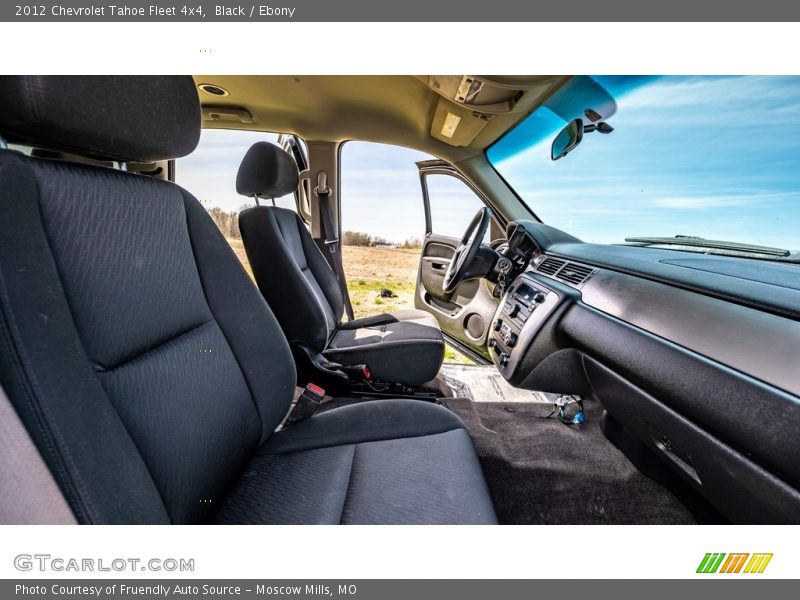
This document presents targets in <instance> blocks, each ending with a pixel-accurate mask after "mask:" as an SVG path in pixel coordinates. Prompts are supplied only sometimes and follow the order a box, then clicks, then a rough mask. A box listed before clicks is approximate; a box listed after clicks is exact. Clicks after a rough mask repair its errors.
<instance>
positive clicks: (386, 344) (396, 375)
mask: <svg viewBox="0 0 800 600" xmlns="http://www.w3.org/2000/svg"><path fill="white" fill-rule="evenodd" d="M323 354H324V355H325V357H326V358H327V359H328V360H331V361H333V362H337V363H340V364H345V365H360V364H365V365H367V366H368V367H369V369H370V371H371V372H372V375H373V377H375V378H376V379H383V380H386V381H392V382H396V383H407V384H410V385H419V384H421V383H425V382H427V381H430V380H431V379H433V378H434V377H436V374H437V373H438V372H439V368H440V367H441V366H442V361H443V360H444V339H443V338H442V332H441V330H440V329H439V325H438V323H437V322H436V319H434V318H433V317H432V316H431V315H429V314H428V313H426V312H423V311H421V310H402V311H398V312H395V313H391V314H385V315H378V316H375V317H368V318H366V319H357V320H355V321H350V322H348V323H343V324H342V325H340V326H339V328H338V329H337V330H336V332H335V333H334V335H333V337H332V339H331V341H330V343H329V344H328V347H327V348H326V350H325V352H324V353H323Z"/></svg>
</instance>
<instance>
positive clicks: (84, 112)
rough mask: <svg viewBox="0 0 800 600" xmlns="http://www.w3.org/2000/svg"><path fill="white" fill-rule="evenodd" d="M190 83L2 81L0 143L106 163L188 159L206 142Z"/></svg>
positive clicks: (71, 78) (69, 78)
mask: <svg viewBox="0 0 800 600" xmlns="http://www.w3.org/2000/svg"><path fill="white" fill-rule="evenodd" d="M200 119H201V114H200V101H199V99H198V97H197V89H196V88H195V86H194V80H193V79H192V78H191V77H190V76H128V75H124V76H119V75H113V76H105V75H103V76H87V75H46V76H28V75H26V76H10V75H4V76H0V135H3V137H5V138H6V139H7V140H8V141H9V142H18V143H22V144H28V145H33V146H37V147H41V148H46V149H48V150H54V151H59V152H67V153H69V154H75V155H78V156H84V157H89V158H93V159H100V160H116V161H124V162H129V161H139V162H151V161H156V160H165V159H169V158H178V157H181V156H186V155H187V154H189V153H190V152H191V151H192V150H194V149H195V147H196V146H197V142H198V140H199V138H200Z"/></svg>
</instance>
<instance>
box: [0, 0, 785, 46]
mask: <svg viewBox="0 0 800 600" xmlns="http://www.w3.org/2000/svg"><path fill="white" fill-rule="evenodd" d="M22 21H27V22H36V21H41V22H58V21H64V22H75V21H84V22H104V23H108V22H115V21H116V22H137V21H141V22H148V23H152V22H173V23H177V22H182V21H183V22H187V21H196V22H215V21H217V22H221V21H228V22H234V21H238V22H271V21H305V22H345V21H355V22H403V21H406V22H431V21H434V22H486V21H490V22H502V21H512V22H520V21H523V22H556V21H564V22H577V21H588V22H595V21H596V22H612V21H623V22H638V21H680V22H691V21H702V22H713V21H723V22H746V21H758V22H767V21H784V22H785V21H800V3H798V2H789V1H787V0H759V1H758V2H755V1H743V0H670V1H669V2H653V1H650V2H647V1H643V0H603V1H602V2H598V1H597V0H549V1H548V0H537V1H531V0H528V1H526V2H525V1H520V0H492V1H491V2H486V1H485V0H450V1H444V0H439V1H438V2H431V0H394V1H392V2H386V1H384V2H380V1H376V0H243V1H241V2H238V3H237V2H230V1H227V0H225V1H221V0H217V1H208V0H188V1H187V2H186V3H181V2H170V1H169V0H167V1H164V0H161V1H155V2H153V1H152V0H151V1H149V2H148V1H146V0H111V1H108V0H35V1H33V2H25V1H23V0H11V2H3V3H2V4H1V5H0V22H22ZM443 34H445V35H446V34H447V33H446V32H443ZM451 35H453V36H454V38H456V37H457V32H456V31H452V32H451Z"/></svg>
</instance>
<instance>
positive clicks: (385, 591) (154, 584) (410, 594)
mask: <svg viewBox="0 0 800 600" xmlns="http://www.w3.org/2000/svg"><path fill="white" fill-rule="evenodd" d="M573 567H575V565H569V566H568V567H567V566H566V565H565V564H562V565H561V566H560V567H558V568H557V569H556V570H562V572H563V575H564V579H548V580H531V579H528V580H521V579H517V580H488V579H482V580H452V579H435V580H423V579H404V580H398V579H392V580H389V579H387V580H376V579H360V580H358V579H353V580H320V579H308V580H257V579H241V580H232V579H225V580H222V579H215V580H213V579H212V580H198V579H150V580H132V579H129V580H123V579H116V580H114V579H95V580H89V579H62V580H54V579H38V580H32V579H26V580H22V579H17V580H10V579H6V580H2V581H0V597H1V598H5V599H11V598H15V599H28V600H44V599H49V600H90V599H97V600H189V599H191V600H197V599H202V598H205V599H208V600H263V599H265V598H273V599H281V600H409V598H414V599H415V600H429V599H430V600H443V599H447V598H458V599H459V600H486V599H487V598H497V599H505V598H558V599H562V600H572V599H573V598H601V599H602V598H614V599H615V600H621V599H622V600H626V599H628V598H631V599H634V598H647V599H648V600H674V599H675V598H687V597H688V598H693V597H698V598H699V597H709V598H712V597H725V598H727V599H728V600H739V599H742V600H744V599H747V600H750V599H752V598H754V597H760V598H788V597H792V596H793V594H792V592H793V591H796V590H794V585H795V582H794V581H787V580H778V579H760V580H758V581H755V580H754V579H748V578H746V577H742V578H738V579H721V578H718V579H716V580H712V578H713V577H714V576H713V575H712V576H711V577H709V578H705V579H694V580H685V579H684V580H662V581H650V580H613V579H602V580H580V579H572V578H571V577H572V573H571V572H568V571H567V569H572V568H573Z"/></svg>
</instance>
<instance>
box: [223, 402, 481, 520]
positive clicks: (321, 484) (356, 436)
mask: <svg viewBox="0 0 800 600" xmlns="http://www.w3.org/2000/svg"><path fill="white" fill-rule="evenodd" d="M216 522H217V523H223V524H285V525H287V524H339V523H341V524H379V523H380V524H456V523H460V524H494V523H496V517H495V513H494V508H493V507H492V502H491V500H490V497H489V492H488V489H487V487H486V482H485V481H484V478H483V473H482V471H481V467H480V463H479V462H478V458H477V456H476V454H475V450H474V448H473V445H472V441H471V439H470V437H469V434H468V433H467V431H466V430H465V429H464V425H463V424H462V423H461V421H460V420H459V419H458V417H456V416H455V415H454V414H453V413H451V412H450V411H448V410H447V409H445V408H442V407H441V406H437V405H434V404H430V403H427V402H419V401H415V400H376V401H372V402H364V403H361V404H354V405H350V406H344V407H342V408H337V409H333V410H331V411H328V412H325V413H322V414H319V415H315V416H313V417H311V418H310V419H308V420H306V421H302V422H300V423H298V424H296V425H292V426H290V427H287V428H285V429H282V430H281V431H279V432H278V433H276V434H275V435H273V436H272V437H271V438H270V439H269V440H268V441H267V442H266V443H265V444H264V445H263V446H262V448H261V450H260V451H259V453H258V454H257V455H256V456H255V458H254V459H253V460H252V461H251V463H250V465H249V466H248V468H247V469H246V470H245V472H244V474H243V475H242V477H241V479H240V480H239V483H238V485H237V487H236V488H235V489H234V491H233V493H232V494H231V495H230V496H229V498H228V499H227V501H226V502H225V504H224V505H223V507H222V509H221V510H220V512H219V513H218V515H217V517H216Z"/></svg>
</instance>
